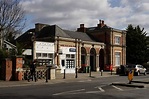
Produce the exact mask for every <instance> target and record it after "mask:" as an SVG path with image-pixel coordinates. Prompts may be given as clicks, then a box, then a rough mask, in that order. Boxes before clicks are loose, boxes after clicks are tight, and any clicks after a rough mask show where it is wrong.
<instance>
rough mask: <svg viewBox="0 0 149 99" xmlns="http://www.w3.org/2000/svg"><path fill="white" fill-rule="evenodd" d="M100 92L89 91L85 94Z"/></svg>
mask: <svg viewBox="0 0 149 99" xmlns="http://www.w3.org/2000/svg"><path fill="white" fill-rule="evenodd" d="M99 92H100V91H87V92H85V93H99Z"/></svg>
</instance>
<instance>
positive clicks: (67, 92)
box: [53, 89, 85, 95]
mask: <svg viewBox="0 0 149 99" xmlns="http://www.w3.org/2000/svg"><path fill="white" fill-rule="evenodd" d="M84 90H85V89H80V90H72V91H65V92H60V93H55V94H53V95H62V94H69V93H73V92H79V91H84Z"/></svg>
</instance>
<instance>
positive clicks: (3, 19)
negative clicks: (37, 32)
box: [0, 0, 26, 47]
mask: <svg viewBox="0 0 149 99" xmlns="http://www.w3.org/2000/svg"><path fill="white" fill-rule="evenodd" d="M25 20H26V19H25V11H24V10H23V8H22V6H21V4H20V0H0V39H1V45H0V46H1V47H2V41H3V40H4V39H6V38H7V37H8V36H9V35H12V36H13V37H14V36H16V35H17V34H18V33H20V31H21V30H22V29H23V28H24V26H25Z"/></svg>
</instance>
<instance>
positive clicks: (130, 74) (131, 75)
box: [128, 70, 134, 84]
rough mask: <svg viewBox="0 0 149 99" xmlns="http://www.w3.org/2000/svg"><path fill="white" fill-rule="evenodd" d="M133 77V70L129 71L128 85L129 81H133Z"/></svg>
mask: <svg viewBox="0 0 149 99" xmlns="http://www.w3.org/2000/svg"><path fill="white" fill-rule="evenodd" d="M133 76H134V70H130V71H129V73H128V80H129V84H131V81H132V80H133Z"/></svg>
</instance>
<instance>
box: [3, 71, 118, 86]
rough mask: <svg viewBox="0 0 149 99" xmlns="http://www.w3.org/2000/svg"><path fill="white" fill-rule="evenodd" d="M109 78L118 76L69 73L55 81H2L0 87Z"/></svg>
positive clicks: (58, 76) (106, 73)
mask: <svg viewBox="0 0 149 99" xmlns="http://www.w3.org/2000/svg"><path fill="white" fill-rule="evenodd" d="M111 76H118V75H116V73H115V72H112V73H111V72H109V71H105V72H102V73H101V72H91V74H90V73H77V75H76V74H74V73H71V74H65V76H64V74H56V79H51V80H49V79H48V80H46V79H38V81H36V82H35V81H32V80H30V82H28V81H27V80H22V81H3V80H0V87H14V86H28V85H41V84H55V83H62V82H75V81H82V80H90V79H94V78H102V77H111Z"/></svg>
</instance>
